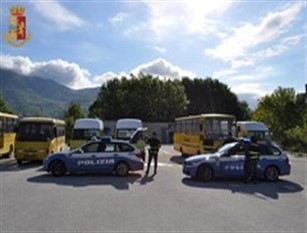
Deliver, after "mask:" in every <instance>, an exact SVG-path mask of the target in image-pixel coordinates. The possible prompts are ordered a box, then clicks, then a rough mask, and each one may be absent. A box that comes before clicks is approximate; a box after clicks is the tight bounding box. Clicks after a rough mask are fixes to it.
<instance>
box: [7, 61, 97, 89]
mask: <svg viewBox="0 0 307 233" xmlns="http://www.w3.org/2000/svg"><path fill="white" fill-rule="evenodd" d="M1 56H2V63H1V68H5V69H10V70H14V71H15V72H17V73H20V74H23V75H26V76H38V77H42V78H45V79H51V80H54V81H56V82H58V83H60V84H63V85H65V86H68V87H71V88H73V89H81V88H85V87H93V86H95V84H94V83H92V82H91V81H90V76H91V74H90V72H89V71H87V70H85V69H82V68H80V66H79V65H78V64H76V63H70V62H67V61H63V60H61V59H57V60H50V61H47V62H33V61H31V60H30V59H29V58H28V57H22V56H17V57H12V56H9V55H1Z"/></svg>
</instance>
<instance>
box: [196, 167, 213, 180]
mask: <svg viewBox="0 0 307 233" xmlns="http://www.w3.org/2000/svg"><path fill="white" fill-rule="evenodd" d="M197 178H198V179H199V180H202V181H204V182H208V181H210V180H212V179H213V170H212V168H211V167H210V166H209V165H207V164H203V165H201V166H200V168H199V169H198V172H197Z"/></svg>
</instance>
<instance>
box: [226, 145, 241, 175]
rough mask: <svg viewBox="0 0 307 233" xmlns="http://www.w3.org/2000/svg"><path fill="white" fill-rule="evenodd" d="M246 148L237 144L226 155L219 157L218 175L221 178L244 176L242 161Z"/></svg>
mask: <svg viewBox="0 0 307 233" xmlns="http://www.w3.org/2000/svg"><path fill="white" fill-rule="evenodd" d="M245 151H246V146H245V145H244V144H241V143H239V144H237V145H235V146H234V147H233V148H231V149H230V150H229V152H228V153H227V154H226V155H223V156H222V157H220V173H221V175H222V176H225V177H228V176H236V177H238V176H244V160H245Z"/></svg>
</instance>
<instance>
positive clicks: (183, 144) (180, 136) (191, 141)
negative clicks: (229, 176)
mask: <svg viewBox="0 0 307 233" xmlns="http://www.w3.org/2000/svg"><path fill="white" fill-rule="evenodd" d="M234 131H235V116H233V115H228V114H218V113H212V114H200V115H194V116H186V117H179V118H176V119H175V132H174V149H175V150H177V151H180V152H181V154H182V155H183V156H192V155H197V154H202V153H207V152H209V151H212V150H214V149H216V148H217V147H218V146H220V145H221V144H222V143H223V142H224V141H225V140H226V138H227V137H228V135H229V133H230V132H231V133H232V134H233V135H235V132H234Z"/></svg>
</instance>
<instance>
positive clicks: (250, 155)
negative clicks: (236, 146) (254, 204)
mask: <svg viewBox="0 0 307 233" xmlns="http://www.w3.org/2000/svg"><path fill="white" fill-rule="evenodd" d="M250 140H251V142H250V144H249V145H248V146H247V149H246V155H245V174H246V180H245V182H246V183H249V182H250V181H252V182H253V183H256V182H257V165H258V161H259V158H260V147H259V145H258V144H257V139H256V138H255V137H254V136H251V138H250Z"/></svg>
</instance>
